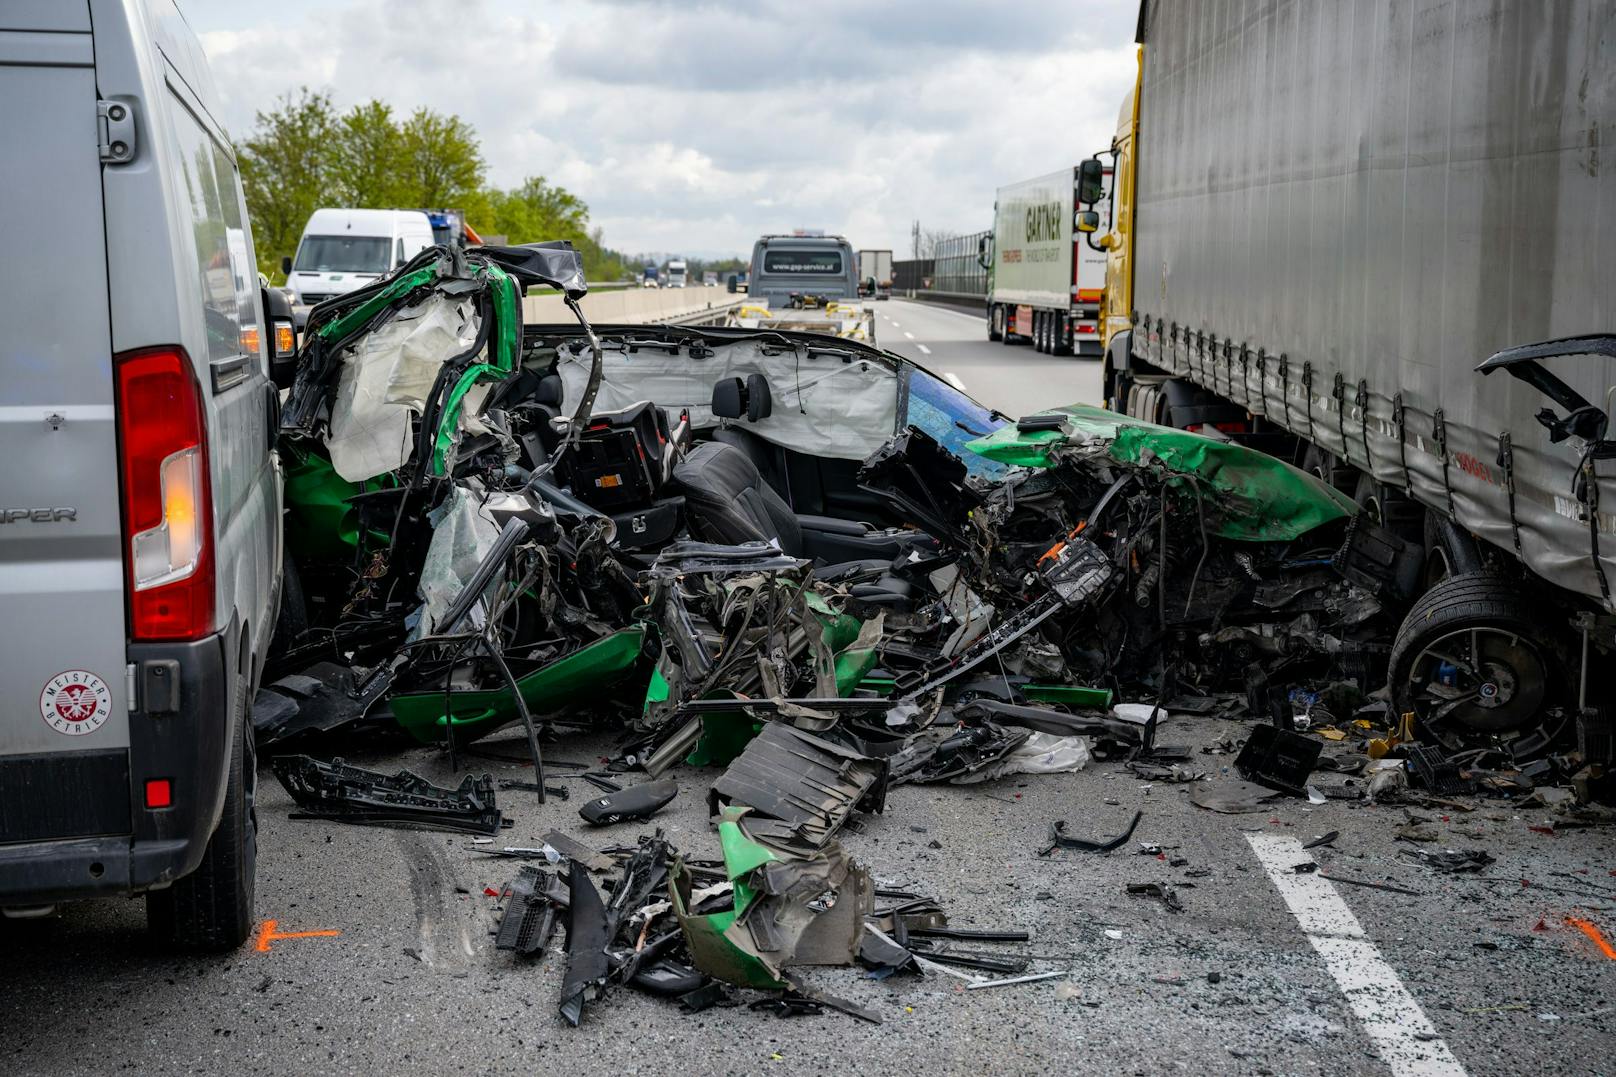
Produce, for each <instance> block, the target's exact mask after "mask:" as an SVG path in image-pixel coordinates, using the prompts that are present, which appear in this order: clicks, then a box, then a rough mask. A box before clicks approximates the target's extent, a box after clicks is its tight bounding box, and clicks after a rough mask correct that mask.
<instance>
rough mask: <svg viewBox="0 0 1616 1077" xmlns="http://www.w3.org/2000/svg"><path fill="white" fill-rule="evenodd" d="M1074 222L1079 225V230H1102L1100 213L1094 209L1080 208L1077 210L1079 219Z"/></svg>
mask: <svg viewBox="0 0 1616 1077" xmlns="http://www.w3.org/2000/svg"><path fill="white" fill-rule="evenodd" d="M1074 223H1075V224H1076V225H1077V230H1078V231H1079V232H1098V231H1099V230H1100V215H1099V214H1098V213H1096V212H1094V211H1093V210H1092V209H1080V210H1078V211H1077V219H1076V221H1075V222H1074Z"/></svg>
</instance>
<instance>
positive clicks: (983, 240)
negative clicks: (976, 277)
mask: <svg viewBox="0 0 1616 1077" xmlns="http://www.w3.org/2000/svg"><path fill="white" fill-rule="evenodd" d="M994 209H995V210H997V209H998V207H997V206H995V207H994ZM992 250H993V236H992V234H991V233H990V234H988V235H985V236H979V237H978V238H977V241H976V264H977V265H979V266H981V267H982V268H983V269H991V268H993V253H992Z"/></svg>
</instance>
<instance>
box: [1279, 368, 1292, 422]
mask: <svg viewBox="0 0 1616 1077" xmlns="http://www.w3.org/2000/svg"><path fill="white" fill-rule="evenodd" d="M1279 402H1280V404H1281V405H1282V406H1283V407H1284V409H1285V410H1284V411H1283V412H1282V413H1281V415H1280V420H1279V421H1280V424H1281V425H1283V426H1284V427H1285V429H1286V430H1289V429H1290V428H1291V357H1290V356H1289V355H1286V354H1285V353H1284V352H1280V353H1279Z"/></svg>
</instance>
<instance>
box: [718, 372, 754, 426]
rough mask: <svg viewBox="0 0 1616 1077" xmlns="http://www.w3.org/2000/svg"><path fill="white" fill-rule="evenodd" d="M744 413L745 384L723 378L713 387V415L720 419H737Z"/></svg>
mask: <svg viewBox="0 0 1616 1077" xmlns="http://www.w3.org/2000/svg"><path fill="white" fill-rule="evenodd" d="M745 413H746V383H745V382H743V381H741V379H740V378H725V379H724V380H723V381H720V382H718V383H716V384H715V385H714V386H713V414H714V415H716V416H718V417H719V418H720V419H739V418H740V417H741V416H742V415H744V414H745Z"/></svg>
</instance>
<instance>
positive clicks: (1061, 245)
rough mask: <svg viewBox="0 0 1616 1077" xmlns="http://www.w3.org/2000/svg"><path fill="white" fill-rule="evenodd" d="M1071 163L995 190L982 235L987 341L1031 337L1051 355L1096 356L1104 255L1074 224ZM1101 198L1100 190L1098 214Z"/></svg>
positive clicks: (1074, 181)
mask: <svg viewBox="0 0 1616 1077" xmlns="http://www.w3.org/2000/svg"><path fill="white" fill-rule="evenodd" d="M1077 172H1078V170H1077V169H1076V168H1063V169H1061V170H1060V171H1059V172H1052V173H1050V174H1049V175H1047V176H1039V177H1038V178H1037V179H1030V180H1023V181H1022V182H1020V183H1013V184H1011V185H1010V186H1008V187H1000V188H999V191H998V196H997V198H995V200H994V203H993V231H992V232H991V233H989V234H988V235H986V236H984V237H983V238H982V240H981V248H980V250H979V252H978V253H979V257H980V259H981V263H982V265H983V267H984V268H986V269H987V271H988V295H987V319H988V339H989V340H998V341H1003V342H1004V343H1006V344H1014V343H1018V342H1023V341H1026V342H1031V344H1032V346H1033V347H1034V348H1035V349H1036V350H1038V351H1040V352H1045V353H1047V354H1050V355H1082V356H1088V357H1090V358H1098V357H1099V356H1100V354H1101V348H1100V334H1099V320H1098V319H1099V310H1100V294H1101V290H1102V289H1103V287H1104V284H1105V253H1104V252H1103V251H1101V250H1099V249H1098V248H1095V247H1092V246H1091V245H1090V244H1089V243H1088V242H1087V241H1086V237H1085V234H1084V233H1083V232H1080V231H1079V230H1078V227H1077V221H1076V213H1075V208H1076V207H1075V191H1076V186H1077ZM1105 198H1106V196H1105V195H1104V194H1103V193H1102V194H1101V195H1100V203H1101V204H1100V206H1099V208H1098V210H1095V211H1091V212H1100V213H1103V212H1105V211H1106V209H1107V208H1108V207H1107V206H1106V205H1105Z"/></svg>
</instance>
